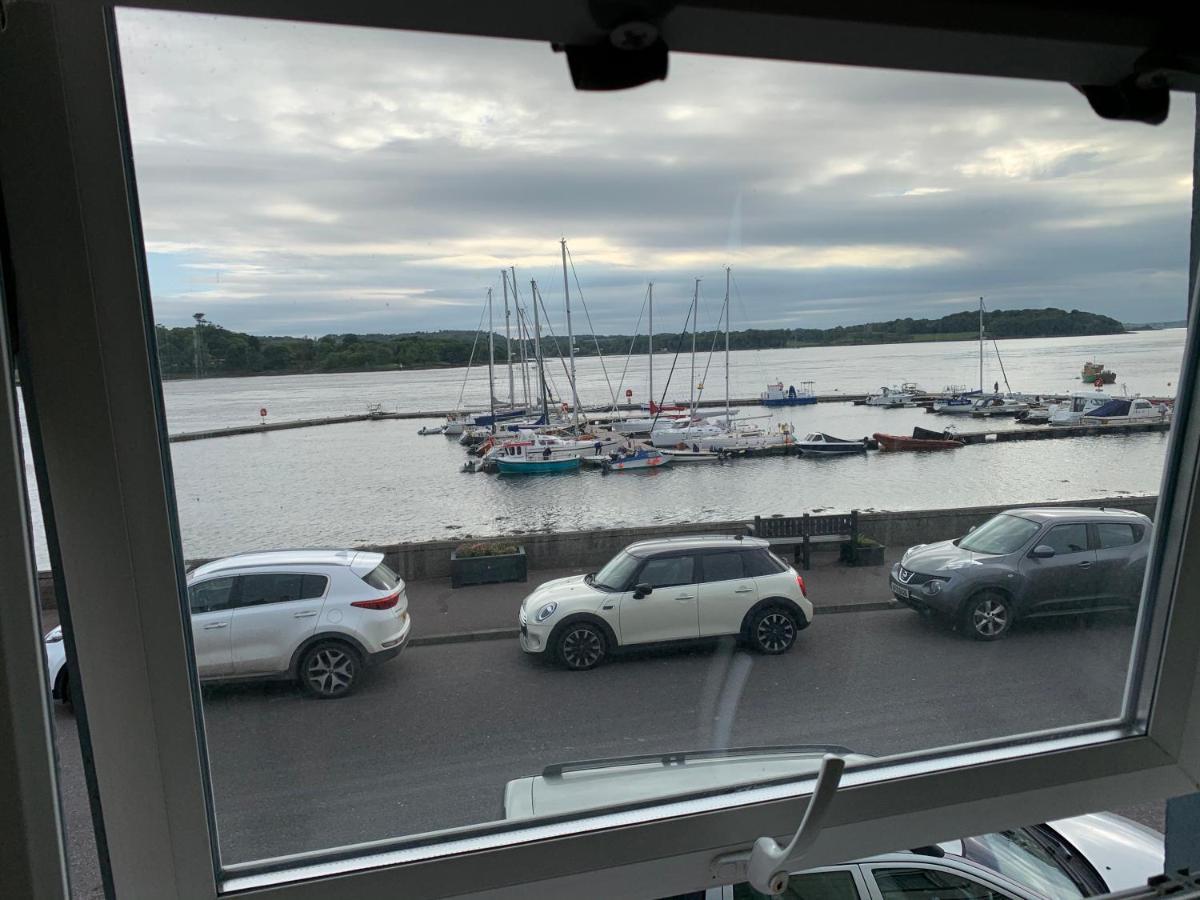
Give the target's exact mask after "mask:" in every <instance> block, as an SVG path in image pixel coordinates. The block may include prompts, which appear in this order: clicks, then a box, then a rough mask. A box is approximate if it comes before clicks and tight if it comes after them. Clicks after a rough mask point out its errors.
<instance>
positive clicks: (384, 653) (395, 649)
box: [367, 615, 412, 666]
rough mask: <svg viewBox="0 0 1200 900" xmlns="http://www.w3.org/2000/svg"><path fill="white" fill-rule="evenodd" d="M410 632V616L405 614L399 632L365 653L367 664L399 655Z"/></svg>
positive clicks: (374, 663)
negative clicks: (376, 648) (370, 651)
mask: <svg viewBox="0 0 1200 900" xmlns="http://www.w3.org/2000/svg"><path fill="white" fill-rule="evenodd" d="M411 634H412V617H411V616H408V615H406V616H405V617H404V627H403V628H402V629H401V630H400V632H399V633H398V634H395V635H393V636H392V637H390V638H388V639H387V640H386V641H382V642H380V645H379V647H380V649H378V650H375V651H373V652H372V653H369V654H367V665H370V666H374V665H378V664H379V663H381V662H387V661H388V660H389V659H395V658H396V657H397V656H399V655H400V651H401V650H403V649H404V648H405V647H407V646H408V638H409V636H410V635H411Z"/></svg>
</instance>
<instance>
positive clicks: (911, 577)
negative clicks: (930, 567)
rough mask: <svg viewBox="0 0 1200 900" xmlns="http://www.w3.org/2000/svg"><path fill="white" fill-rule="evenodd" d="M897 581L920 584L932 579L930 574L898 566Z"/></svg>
mask: <svg viewBox="0 0 1200 900" xmlns="http://www.w3.org/2000/svg"><path fill="white" fill-rule="evenodd" d="M899 581H900V583H901V584H906V585H921V584H925V583H926V582H928V581H933V576H932V575H922V574H921V573H920V572H913V571H911V570H909V569H906V568H904V566H901V567H900V573H899Z"/></svg>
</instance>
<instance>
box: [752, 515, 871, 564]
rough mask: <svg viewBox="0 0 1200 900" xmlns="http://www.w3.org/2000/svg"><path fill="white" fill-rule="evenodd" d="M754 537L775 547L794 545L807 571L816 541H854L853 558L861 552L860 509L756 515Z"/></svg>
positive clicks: (831, 542) (798, 559)
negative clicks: (786, 514)
mask: <svg viewBox="0 0 1200 900" xmlns="http://www.w3.org/2000/svg"><path fill="white" fill-rule="evenodd" d="M751 527H753V529H754V536H755V537H760V538H762V539H763V540H765V541H767V542H768V543H770V544H771V546H773V547H791V548H792V559H793V560H794V561H795V562H799V563H801V564H802V565H803V566H804V569H805V570H806V571H807V570H808V568H809V565H810V563H811V558H810V554H811V551H812V545H813V544H834V543H836V544H842V543H845V542H846V541H849V542H850V553H851V559H853V558H854V555H856V554H857V552H858V510H857V509H855V510H851V511H850V512H848V513H839V514H836V515H830V516H813V515H809V514H808V513H805V514H804V515H802V516H771V517H769V518H766V519H764V518H763V517H762V516H755V517H754V525H753V526H751Z"/></svg>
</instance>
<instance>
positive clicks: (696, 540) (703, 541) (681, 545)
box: [625, 534, 771, 556]
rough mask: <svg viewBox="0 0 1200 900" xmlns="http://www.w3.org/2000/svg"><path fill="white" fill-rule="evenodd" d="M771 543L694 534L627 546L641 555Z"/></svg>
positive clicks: (629, 551) (746, 537)
mask: <svg viewBox="0 0 1200 900" xmlns="http://www.w3.org/2000/svg"><path fill="white" fill-rule="evenodd" d="M770 546H771V544H770V543H769V542H768V541H765V540H763V539H762V538H756V537H750V536H745V537H739V536H736V535H732V534H692V535H685V536H681V537H669V538H650V539H648V540H644V541H637V542H635V543H632V544H630V545H629V546H627V547H626V548H625V551H626V552H627V553H632V554H633V555H634V556H641V555H642V554H645V553H656V552H665V551H667V550H713V549H719V548H722V547H724V548H726V549H728V550H743V549H746V548H748V547H755V548H758V547H770Z"/></svg>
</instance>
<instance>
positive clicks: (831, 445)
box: [796, 431, 867, 454]
mask: <svg viewBox="0 0 1200 900" xmlns="http://www.w3.org/2000/svg"><path fill="white" fill-rule="evenodd" d="M796 447H797V448H798V449H799V450H800V452H801V453H814V454H816V453H866V452H867V439H866V438H862V439H860V440H857V441H848V440H845V439H844V438H836V437H834V436H833V435H830V434H826V433H825V432H823V431H813V432H810V433H809V434H806V435H805V436H804V439H803V440H801V441H797V442H796Z"/></svg>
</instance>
